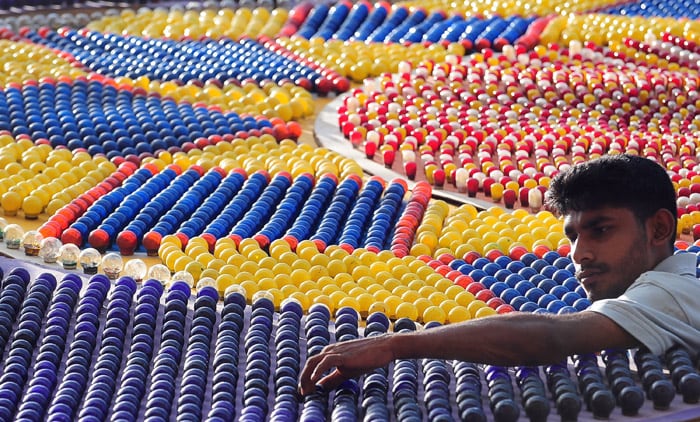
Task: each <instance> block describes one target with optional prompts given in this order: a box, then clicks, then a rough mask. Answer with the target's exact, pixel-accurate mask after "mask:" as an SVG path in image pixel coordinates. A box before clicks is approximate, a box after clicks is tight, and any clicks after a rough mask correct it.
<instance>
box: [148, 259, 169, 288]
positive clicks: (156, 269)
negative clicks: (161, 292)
mask: <svg viewBox="0 0 700 422" xmlns="http://www.w3.org/2000/svg"><path fill="white" fill-rule="evenodd" d="M148 278H149V279H154V280H158V281H160V283H161V284H163V285H165V284H168V283H169V282H170V270H169V269H168V267H167V266H166V265H163V264H156V265H154V266H152V267H151V268H149V269H148Z"/></svg>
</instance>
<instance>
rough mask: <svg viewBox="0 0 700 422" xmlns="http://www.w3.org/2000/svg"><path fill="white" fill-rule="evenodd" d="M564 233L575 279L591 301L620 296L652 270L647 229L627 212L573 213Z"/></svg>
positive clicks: (594, 211) (608, 208) (618, 209)
mask: <svg viewBox="0 0 700 422" xmlns="http://www.w3.org/2000/svg"><path fill="white" fill-rule="evenodd" d="M564 231H565V233H566V236H567V237H568V238H569V240H570V241H571V256H572V258H573V261H574V265H575V266H576V278H578V280H579V281H580V282H581V284H582V285H583V288H584V289H585V291H586V293H587V294H588V298H589V299H590V300H591V301H596V300H599V299H610V298H616V297H618V296H620V295H621V294H622V293H624V292H625V290H627V288H628V287H629V286H630V285H631V284H632V283H633V282H634V280H636V279H637V277H639V275H640V274H642V273H643V272H645V271H648V270H650V269H651V268H652V267H653V261H652V257H651V254H650V250H651V248H650V245H649V242H648V236H647V232H646V228H645V226H644V225H641V224H640V223H639V222H638V221H637V219H636V218H635V215H634V213H632V211H630V210H629V209H627V208H613V207H605V208H600V209H595V210H587V211H574V212H571V213H570V214H568V215H567V216H566V217H565V219H564Z"/></svg>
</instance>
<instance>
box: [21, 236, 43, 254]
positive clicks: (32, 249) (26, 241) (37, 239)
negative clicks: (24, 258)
mask: <svg viewBox="0 0 700 422" xmlns="http://www.w3.org/2000/svg"><path fill="white" fill-rule="evenodd" d="M43 239H44V236H42V235H41V233H39V232H38V231H36V230H29V231H28V232H26V233H25V234H24V236H22V247H23V248H24V253H25V255H29V256H38V255H39V249H40V248H41V241H42V240H43Z"/></svg>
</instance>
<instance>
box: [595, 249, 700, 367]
mask: <svg viewBox="0 0 700 422" xmlns="http://www.w3.org/2000/svg"><path fill="white" fill-rule="evenodd" d="M696 260H697V258H696V255H695V254H692V253H679V254H676V255H672V256H670V257H668V258H666V259H665V260H663V261H661V262H660V263H659V264H658V265H657V266H656V267H655V268H654V269H653V270H651V271H647V272H645V273H643V274H642V275H640V276H639V278H638V279H637V280H636V281H635V282H634V283H632V285H631V286H630V287H629V288H628V289H627V291H625V293H624V294H623V295H622V296H620V297H618V298H616V299H603V300H597V301H595V302H594V303H593V304H592V305H591V306H590V307H589V308H588V311H593V312H598V313H600V314H603V315H605V316H607V317H608V318H610V319H612V320H613V321H615V323H617V324H618V325H619V326H620V327H622V328H623V329H624V330H625V331H627V332H628V333H630V334H631V335H632V336H633V337H634V338H636V339H637V340H639V341H640V342H641V343H642V344H643V345H644V346H646V347H647V348H648V349H649V350H650V351H651V352H652V353H654V354H656V355H662V354H663V353H664V352H666V351H667V350H668V349H669V348H671V347H673V346H674V345H679V346H681V347H683V348H685V349H686V350H688V351H689V352H690V353H691V355H692V354H696V353H697V352H698V351H699V350H700V280H698V278H697V277H696V274H695V271H696V269H695V268H696Z"/></svg>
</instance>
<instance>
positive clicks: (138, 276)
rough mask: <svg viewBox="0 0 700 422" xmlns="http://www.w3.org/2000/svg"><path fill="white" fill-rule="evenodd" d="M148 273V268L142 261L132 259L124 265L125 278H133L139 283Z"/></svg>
mask: <svg viewBox="0 0 700 422" xmlns="http://www.w3.org/2000/svg"><path fill="white" fill-rule="evenodd" d="M147 272H148V266H147V265H146V263H145V262H143V260H141V259H138V258H137V259H130V260H129V261H127V262H126V264H124V276H126V277H131V278H133V279H134V280H135V281H136V282H137V283H138V282H141V281H142V280H143V279H144V278H145V277H146V273H147Z"/></svg>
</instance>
